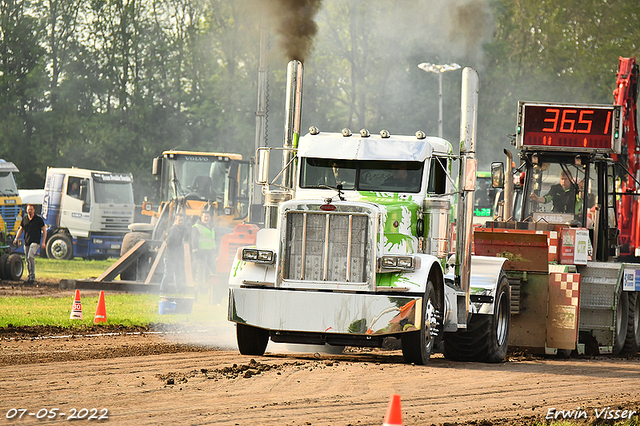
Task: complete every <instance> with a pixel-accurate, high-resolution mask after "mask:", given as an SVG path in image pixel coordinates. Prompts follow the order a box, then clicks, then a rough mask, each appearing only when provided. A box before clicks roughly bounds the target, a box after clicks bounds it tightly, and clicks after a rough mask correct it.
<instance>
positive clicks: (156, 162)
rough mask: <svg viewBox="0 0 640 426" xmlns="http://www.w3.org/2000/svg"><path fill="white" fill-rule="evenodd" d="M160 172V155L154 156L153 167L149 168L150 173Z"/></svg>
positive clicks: (154, 174) (157, 173) (156, 173)
mask: <svg viewBox="0 0 640 426" xmlns="http://www.w3.org/2000/svg"><path fill="white" fill-rule="evenodd" d="M160 173H162V157H156V158H154V159H153V167H152V168H151V174H152V175H153V176H158V175H159V174H160Z"/></svg>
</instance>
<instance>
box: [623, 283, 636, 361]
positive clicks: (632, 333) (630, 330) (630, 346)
mask: <svg viewBox="0 0 640 426" xmlns="http://www.w3.org/2000/svg"><path fill="white" fill-rule="evenodd" d="M627 298H628V302H629V321H628V322H627V338H626V340H625V342H624V348H623V351H624V352H625V353H629V354H633V355H635V354H637V353H638V351H640V293H638V292H637V291H635V292H630V293H628V294H627Z"/></svg>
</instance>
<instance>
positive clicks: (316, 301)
mask: <svg viewBox="0 0 640 426" xmlns="http://www.w3.org/2000/svg"><path fill="white" fill-rule="evenodd" d="M421 315H422V297H420V296H417V295H405V294H379V293H369V294H362V293H356V294H354V293H340V292H319V291H300V290H284V289H268V288H246V287H241V288H237V287H232V288H230V289H229V314H228V318H229V321H233V322H237V323H242V324H246V325H251V326H255V327H259V328H263V329H266V330H270V331H272V332H275V333H272V335H273V334H278V333H279V332H282V333H286V332H292V333H321V334H340V335H352V336H354V337H355V336H381V337H384V336H390V335H394V334H398V333H401V332H403V331H413V330H416V329H417V328H419V327H420V325H419V324H420V323H421Z"/></svg>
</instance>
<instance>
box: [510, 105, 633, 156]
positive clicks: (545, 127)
mask: <svg viewBox="0 0 640 426" xmlns="http://www.w3.org/2000/svg"><path fill="white" fill-rule="evenodd" d="M620 114H621V107H620V106H618V105H586V104H585V105H580V104H546V103H537V102H519V103H518V126H517V128H516V147H517V148H518V149H522V150H525V151H526V150H540V149H545V148H546V149H548V150H556V151H597V152H607V153H613V152H615V153H619V151H620V141H621V139H620V138H621V128H620V126H621V117H620Z"/></svg>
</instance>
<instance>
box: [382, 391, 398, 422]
mask: <svg viewBox="0 0 640 426" xmlns="http://www.w3.org/2000/svg"><path fill="white" fill-rule="evenodd" d="M382 426H402V410H401V409H400V395H391V398H390V399H389V406H388V407H387V415H386V416H385V417H384V423H383V424H382Z"/></svg>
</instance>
